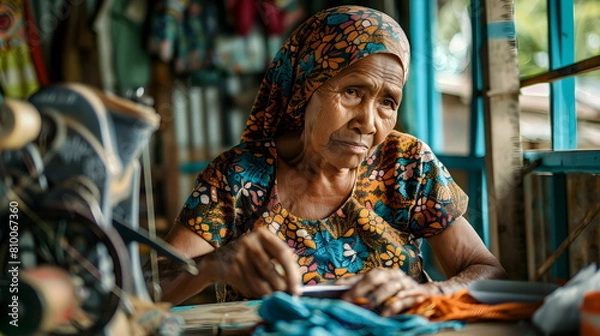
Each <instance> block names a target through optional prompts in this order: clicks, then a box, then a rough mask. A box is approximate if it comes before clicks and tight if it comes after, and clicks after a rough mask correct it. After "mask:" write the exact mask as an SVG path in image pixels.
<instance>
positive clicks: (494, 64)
mask: <svg viewBox="0 0 600 336" xmlns="http://www.w3.org/2000/svg"><path fill="white" fill-rule="evenodd" d="M480 3H481V4H483V6H484V8H482V9H481V10H485V30H486V32H487V34H486V35H487V48H486V52H487V57H486V60H485V63H487V66H484V68H485V69H487V73H486V77H485V78H484V83H485V84H486V85H485V87H486V88H487V90H486V91H487V92H486V93H485V96H486V99H485V105H486V116H485V119H486V120H485V121H486V122H485V128H486V132H485V134H486V137H487V138H486V153H487V154H486V168H487V174H488V179H487V181H488V191H489V211H490V248H491V250H492V252H493V253H494V254H495V255H496V256H498V257H499V258H500V261H501V262H502V264H503V265H504V267H505V268H506V270H507V272H508V274H509V276H510V278H512V279H526V278H527V264H526V241H525V229H524V224H523V223H524V219H523V181H522V178H523V176H522V174H521V168H522V165H523V153H522V148H521V139H520V127H519V101H518V92H519V69H518V63H517V52H516V33H515V23H514V0H484V2H480ZM485 63H484V64H485Z"/></svg>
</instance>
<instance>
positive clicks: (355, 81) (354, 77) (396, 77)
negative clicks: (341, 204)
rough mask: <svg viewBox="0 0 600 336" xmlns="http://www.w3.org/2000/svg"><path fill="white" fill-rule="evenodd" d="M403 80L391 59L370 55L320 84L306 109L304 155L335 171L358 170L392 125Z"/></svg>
mask: <svg viewBox="0 0 600 336" xmlns="http://www.w3.org/2000/svg"><path fill="white" fill-rule="evenodd" d="M403 77H404V74H403V71H402V67H401V66H400V61H399V60H398V59H397V58H396V57H395V56H393V55H389V54H374V55H370V56H367V57H366V58H364V59H362V60H360V61H358V62H356V63H354V64H353V65H351V66H349V67H348V68H346V69H344V70H343V71H341V72H340V73H339V74H337V75H336V76H334V77H333V78H331V79H329V80H328V81H327V82H325V83H324V84H323V85H322V86H321V87H320V88H319V89H318V90H317V91H315V93H314V94H313V95H312V97H311V99H310V100H309V102H308V104H307V106H306V114H305V127H304V131H303V136H302V137H303V140H304V145H305V147H304V148H305V153H307V154H309V155H311V154H315V153H316V154H317V155H319V156H320V157H321V158H322V159H323V161H324V162H323V163H325V164H327V165H332V166H333V167H335V168H336V169H343V168H356V167H358V166H359V165H360V163H361V162H362V161H363V160H365V159H366V158H367V156H368V155H369V154H370V153H372V152H373V150H374V149H375V147H376V146H377V145H379V144H381V143H382V142H383V140H384V139H385V137H386V136H387V135H388V134H389V133H390V132H391V131H392V130H393V129H394V126H395V125H396V117H397V110H398V106H399V105H400V101H401V100H402V79H403Z"/></svg>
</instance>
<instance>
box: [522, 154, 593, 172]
mask: <svg viewBox="0 0 600 336" xmlns="http://www.w3.org/2000/svg"><path fill="white" fill-rule="evenodd" d="M523 155H524V157H525V162H526V164H527V165H531V166H532V169H531V170H533V171H534V172H549V173H592V174H600V150H585V151H581V150H579V151H577V150H571V151H556V152H549V151H525V152H524V153H523Z"/></svg>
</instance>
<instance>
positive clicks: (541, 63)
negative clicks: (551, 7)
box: [515, 0, 549, 77]
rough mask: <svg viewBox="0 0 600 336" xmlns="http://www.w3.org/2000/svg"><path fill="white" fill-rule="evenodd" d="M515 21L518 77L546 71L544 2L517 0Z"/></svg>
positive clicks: (546, 37) (546, 30)
mask: <svg viewBox="0 0 600 336" xmlns="http://www.w3.org/2000/svg"><path fill="white" fill-rule="evenodd" d="M515 21H516V30H517V48H518V59H519V71H520V73H521V75H520V77H529V76H532V75H537V74H540V73H543V72H546V71H548V65H549V57H548V18H547V11H546V0H517V1H516V2H515Z"/></svg>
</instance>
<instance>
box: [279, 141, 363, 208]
mask: <svg viewBox="0 0 600 336" xmlns="http://www.w3.org/2000/svg"><path fill="white" fill-rule="evenodd" d="M293 140H294V139H291V138H290V137H289V136H286V137H283V138H278V139H276V140H275V143H276V147H277V156H278V160H277V189H278V195H279V200H280V201H281V203H282V205H283V207H285V208H286V209H288V211H290V212H291V213H293V214H294V215H296V216H300V217H303V218H306V219H320V218H325V217H327V216H329V215H330V214H332V213H333V212H335V211H336V210H338V209H339V208H340V207H341V206H342V205H343V204H344V203H345V202H346V200H347V199H348V197H350V195H351V193H352V191H353V190H354V184H355V181H356V171H357V169H342V170H338V169H335V168H334V167H332V166H327V165H324V164H323V162H322V160H321V159H320V158H319V156H318V154H317V155H313V156H310V157H307V155H306V154H305V153H304V148H303V147H302V145H301V143H300V142H299V141H293Z"/></svg>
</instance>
